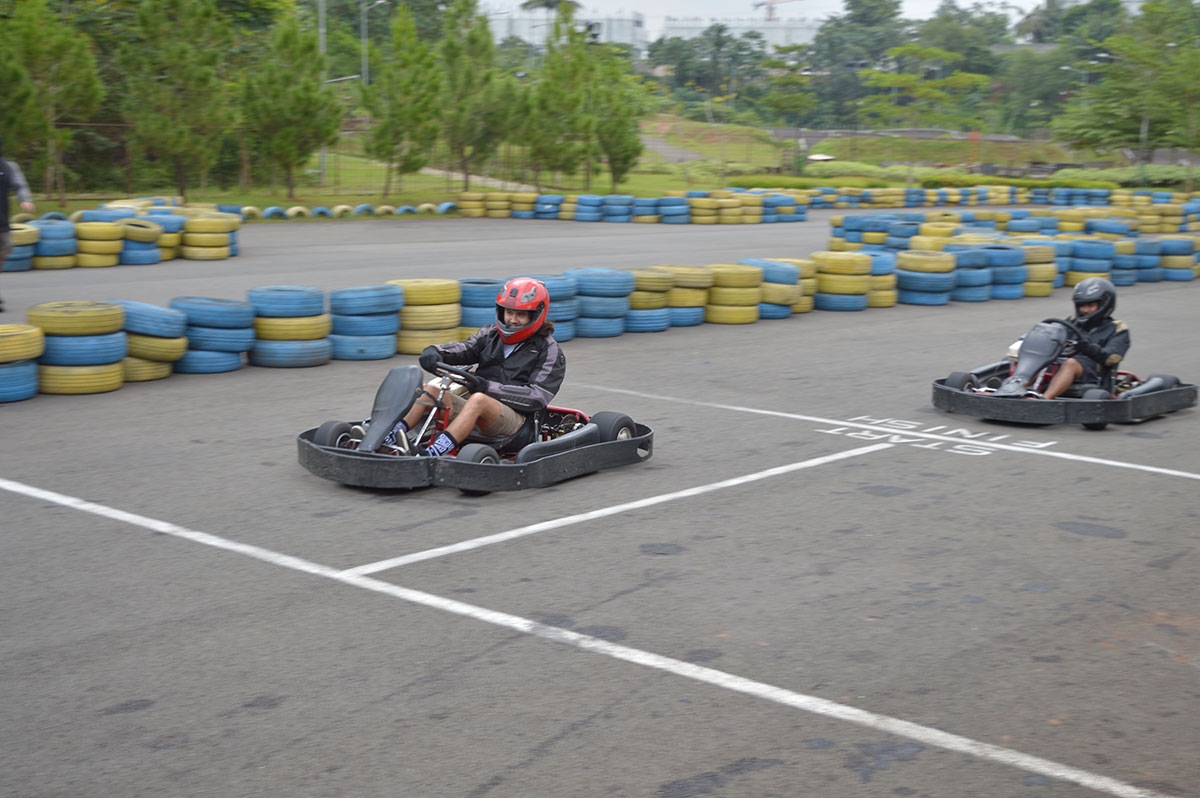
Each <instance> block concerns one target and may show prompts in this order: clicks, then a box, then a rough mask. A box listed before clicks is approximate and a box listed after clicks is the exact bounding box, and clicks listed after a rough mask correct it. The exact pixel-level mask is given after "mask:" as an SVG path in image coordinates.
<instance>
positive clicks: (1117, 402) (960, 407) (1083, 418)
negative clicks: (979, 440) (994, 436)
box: [933, 379, 1197, 424]
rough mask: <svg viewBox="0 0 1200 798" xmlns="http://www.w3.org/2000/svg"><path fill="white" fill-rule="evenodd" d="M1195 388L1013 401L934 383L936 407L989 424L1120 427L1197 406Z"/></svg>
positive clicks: (1189, 386)
mask: <svg viewBox="0 0 1200 798" xmlns="http://www.w3.org/2000/svg"><path fill="white" fill-rule="evenodd" d="M1196 401H1197V389H1196V386H1195V385H1178V386H1176V387H1174V388H1168V389H1166V390H1162V391H1154V392H1152V393H1146V394H1141V395H1139V396H1133V397H1130V398H1129V399H1099V400H1097V399H1065V398H1059V399H1050V400H1047V399H1013V398H1007V397H997V396H992V395H991V394H986V393H969V392H967V391H961V390H958V389H955V388H950V387H947V385H946V381H945V380H944V379H939V380H934V381H933V406H934V407H936V408H937V409H939V410H945V411H946V412H948V413H959V414H961V415H965V416H974V417H975V418H983V419H987V420H989V421H1011V422H1014V423H1020V424H1098V423H1108V424H1120V423H1122V422H1124V423H1129V422H1134V421H1141V420H1142V419H1147V418H1151V417H1153V416H1159V415H1162V414H1163V413H1173V412H1175V411H1176V410H1182V409H1184V408H1187V407H1194V406H1195V405H1196Z"/></svg>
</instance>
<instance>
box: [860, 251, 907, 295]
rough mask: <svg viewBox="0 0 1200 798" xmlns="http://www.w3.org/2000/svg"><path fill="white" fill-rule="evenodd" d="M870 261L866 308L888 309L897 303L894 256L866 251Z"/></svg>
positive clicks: (891, 253)
mask: <svg viewBox="0 0 1200 798" xmlns="http://www.w3.org/2000/svg"><path fill="white" fill-rule="evenodd" d="M864 253H865V254H866V255H867V257H869V258H870V259H871V271H870V273H869V277H870V279H869V280H868V281H867V307H869V308H890V307H894V306H895V305H896V303H897V302H898V301H899V293H898V292H897V290H896V255H895V253H893V252H883V251H874V250H872V251H866V250H864Z"/></svg>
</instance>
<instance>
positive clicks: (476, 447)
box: [458, 443, 500, 496]
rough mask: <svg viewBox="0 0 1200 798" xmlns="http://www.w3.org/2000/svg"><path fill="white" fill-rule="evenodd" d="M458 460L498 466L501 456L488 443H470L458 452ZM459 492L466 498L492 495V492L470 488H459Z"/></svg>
mask: <svg viewBox="0 0 1200 798" xmlns="http://www.w3.org/2000/svg"><path fill="white" fill-rule="evenodd" d="M458 459H459V460H465V461H466V462H468V463H485V464H488V465H496V464H497V463H499V462H500V455H499V454H498V453H497V452H496V450H495V449H493V448H492V447H491V446H488V445H487V444H486V443H468V444H467V445H466V446H464V447H462V448H461V449H459V450H458ZM458 490H459V492H460V493H462V494H463V495H464V496H486V495H488V494H489V493H491V491H490V490H470V489H469V488H459V489H458Z"/></svg>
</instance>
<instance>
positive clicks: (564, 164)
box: [523, 6, 595, 187]
mask: <svg viewBox="0 0 1200 798" xmlns="http://www.w3.org/2000/svg"><path fill="white" fill-rule="evenodd" d="M594 50H595V48H594V47H592V46H590V45H588V44H587V43H586V40H585V35H584V34H583V33H582V32H581V31H577V30H576V29H575V24H574V16H573V14H572V12H571V9H570V8H569V7H566V6H561V7H560V8H559V11H558V17H557V19H556V20H555V22H554V27H553V29H552V30H551V32H550V35H549V36H547V38H546V56H545V58H544V59H543V61H542V67H541V69H540V70H538V73H537V78H538V81H537V84H536V85H535V87H534V89H533V91H532V93H531V96H530V107H529V117H528V120H527V123H526V125H525V135H524V137H523V142H524V143H525V144H526V145H527V146H528V148H529V154H530V157H531V158H532V160H533V165H534V183H535V184H537V185H538V186H539V187H540V185H541V179H540V175H541V170H542V169H550V170H555V171H559V172H564V173H566V174H572V173H574V172H575V170H576V169H577V168H578V167H579V163H580V162H581V161H582V160H583V159H584V157H585V156H586V153H587V147H588V141H589V138H590V130H591V127H592V122H593V118H592V117H591V116H590V115H589V114H588V113H587V108H586V101H587V96H586V95H587V86H588V84H589V82H590V81H591V76H592V73H593V69H594V61H595V59H594V58H592V53H593V51H594Z"/></svg>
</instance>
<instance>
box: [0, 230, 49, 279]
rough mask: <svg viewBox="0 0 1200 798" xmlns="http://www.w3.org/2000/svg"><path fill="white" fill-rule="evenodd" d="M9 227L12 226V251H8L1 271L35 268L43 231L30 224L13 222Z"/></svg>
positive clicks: (21, 270) (0, 265) (0, 267)
mask: <svg viewBox="0 0 1200 798" xmlns="http://www.w3.org/2000/svg"><path fill="white" fill-rule="evenodd" d="M9 227H10V228H11V229H10V235H11V236H12V251H11V252H9V253H8V257H7V258H6V259H5V260H4V263H2V264H0V271H5V272H27V271H29V270H30V269H32V268H33V258H34V255H36V254H37V243H38V240H39V239H40V238H41V237H42V234H41V231H40V230H38V228H36V227H34V226H33V225H29V224H11V225H9Z"/></svg>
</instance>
